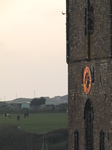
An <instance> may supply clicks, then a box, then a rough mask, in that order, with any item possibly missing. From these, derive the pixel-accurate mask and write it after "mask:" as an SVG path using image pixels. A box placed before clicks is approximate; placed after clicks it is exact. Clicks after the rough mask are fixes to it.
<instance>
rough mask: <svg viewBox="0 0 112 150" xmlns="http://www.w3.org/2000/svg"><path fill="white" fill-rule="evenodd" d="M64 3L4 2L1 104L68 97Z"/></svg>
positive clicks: (1, 13) (43, 0)
mask: <svg viewBox="0 0 112 150" xmlns="http://www.w3.org/2000/svg"><path fill="white" fill-rule="evenodd" d="M62 11H63V12H65V11H66V6H65V1H62V0H56V1H52V0H1V1H0V35H1V36H0V69H1V71H0V72H1V74H0V100H1V101H3V100H6V101H7V100H11V99H15V98H19V97H23V98H24V97H27V98H32V97H34V96H35V97H41V96H49V97H54V96H58V95H59V96H62V95H67V93H68V92H67V86H68V85H67V64H66V15H62Z"/></svg>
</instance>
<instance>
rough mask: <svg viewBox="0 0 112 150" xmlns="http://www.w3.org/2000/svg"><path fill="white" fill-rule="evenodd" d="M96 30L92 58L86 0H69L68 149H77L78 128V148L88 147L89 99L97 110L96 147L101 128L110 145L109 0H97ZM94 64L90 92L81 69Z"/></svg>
mask: <svg viewBox="0 0 112 150" xmlns="http://www.w3.org/2000/svg"><path fill="white" fill-rule="evenodd" d="M91 3H92V5H93V7H94V34H93V37H94V38H93V48H92V50H91V59H90V60H89V61H87V60H86V57H85V51H86V48H85V34H84V33H85V32H84V31H85V8H86V7H87V3H86V1H85V0H80V1H78V0H69V11H68V12H69V13H68V14H67V17H69V22H67V25H68V24H69V40H68V42H69V62H68V102H69V111H68V112H69V150H74V143H75V142H74V131H75V130H76V129H77V130H78V131H79V150H85V144H86V143H85V119H84V109H85V104H86V102H87V100H88V99H90V100H91V102H92V105H93V110H94V119H93V149H94V150H98V149H99V146H100V138H99V137H100V131H101V130H103V131H104V133H105V150H107V149H110V144H111V143H110V138H111V116H112V114H111V113H112V112H111V110H112V109H111V107H112V106H111V100H112V98H111V97H112V94H111V93H112V92H111V91H112V59H111V58H110V54H111V52H110V1H109V0H94V1H92V2H91ZM86 66H88V67H89V68H90V69H91V73H92V72H93V68H94V83H92V86H91V91H90V93H89V94H88V95H87V94H86V93H85V92H84V89H83V82H82V78H83V77H82V76H83V73H82V69H83V70H84V69H85V67H86ZM109 137H110V138H109ZM111 140H112V139H111Z"/></svg>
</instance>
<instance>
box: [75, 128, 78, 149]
mask: <svg viewBox="0 0 112 150" xmlns="http://www.w3.org/2000/svg"><path fill="white" fill-rule="evenodd" d="M74 150H79V131H77V130H76V131H75V132H74Z"/></svg>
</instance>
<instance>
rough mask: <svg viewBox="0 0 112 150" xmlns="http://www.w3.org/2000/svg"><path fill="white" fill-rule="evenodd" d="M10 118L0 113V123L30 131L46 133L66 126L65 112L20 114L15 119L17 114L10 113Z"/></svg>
mask: <svg viewBox="0 0 112 150" xmlns="http://www.w3.org/2000/svg"><path fill="white" fill-rule="evenodd" d="M10 115H11V118H4V117H3V115H0V125H1V126H5V125H17V126H18V127H20V129H21V130H24V131H27V132H32V133H47V132H49V131H52V130H55V129H61V128H67V127H68V114H67V113H35V114H29V117H28V118H24V116H23V114H21V115H20V120H19V121H18V120H17V114H10Z"/></svg>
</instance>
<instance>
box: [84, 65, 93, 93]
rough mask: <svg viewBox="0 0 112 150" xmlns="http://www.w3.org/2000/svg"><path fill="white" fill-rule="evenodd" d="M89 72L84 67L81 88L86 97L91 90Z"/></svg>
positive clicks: (87, 68)
mask: <svg viewBox="0 0 112 150" xmlns="http://www.w3.org/2000/svg"><path fill="white" fill-rule="evenodd" d="M91 81H92V79H91V71H90V68H89V67H86V68H85V70H84V74H83V87H84V92H85V93H86V94H87V95H88V94H89V93H90V90H91Z"/></svg>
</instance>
